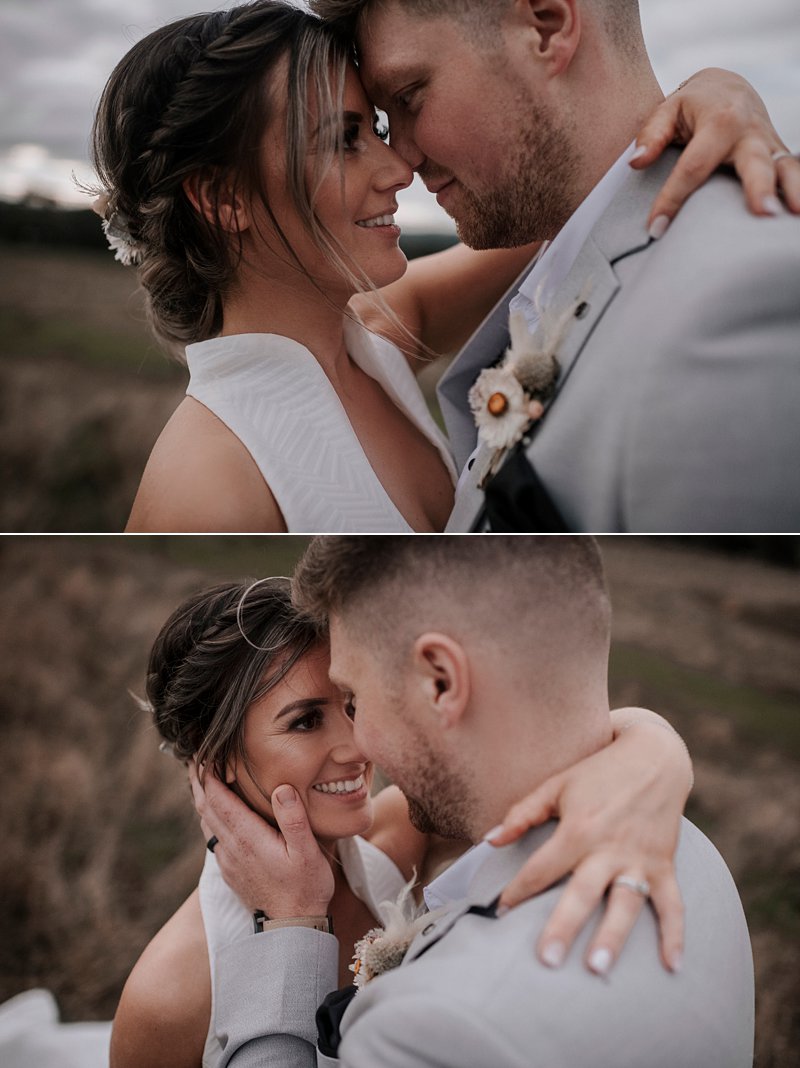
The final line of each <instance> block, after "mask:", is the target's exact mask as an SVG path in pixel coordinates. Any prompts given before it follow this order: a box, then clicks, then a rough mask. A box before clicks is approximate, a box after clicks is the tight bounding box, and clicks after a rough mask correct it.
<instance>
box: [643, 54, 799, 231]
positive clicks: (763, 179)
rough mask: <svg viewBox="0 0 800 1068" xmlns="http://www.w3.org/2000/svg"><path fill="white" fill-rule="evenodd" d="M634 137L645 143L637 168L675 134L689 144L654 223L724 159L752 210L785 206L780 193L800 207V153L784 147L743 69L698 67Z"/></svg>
mask: <svg viewBox="0 0 800 1068" xmlns="http://www.w3.org/2000/svg"><path fill="white" fill-rule="evenodd" d="M636 140H637V143H638V144H639V146H640V147H642V148H645V149H646V151H645V152H644V153H643V154H642V155H641V156H640V157H639V158H638V159H637V160H635V161H634V162H633V163H632V164H631V166H633V167H635V168H642V167H648V166H649V165H650V164H651V163H652V162H653V161H654V160H655V159H657V158H658V156H660V155H661V153H662V152H663V151H664V149H665V148H666V147H667V145H669V144H671V143H672V142H675V141H677V142H678V143H679V144H684V145H686V148H685V150H684V151H683V152H682V153H681V157H680V159H679V161H678V163H677V164H676V165H675V168H674V170H673V171H672V174H671V175H670V176H669V178H668V179H667V181H666V182H665V183H664V186H663V187H662V189H661V191H660V192H659V194H658V196H657V197H656V199H655V201H654V202H653V207H652V209H651V211H650V218H649V220H648V222H649V224H652V223H653V222H654V221H655V220H656V219H657V218H658V216H659V215H661V216H665V217H666V218H667V219H673V218H674V217H675V215H677V213H678V211H679V210H680V207H681V205H682V204H683V203H684V201H685V200H686V199H687V198H688V197H689V196H690V194H691V193H693V192H694V190H695V189H697V187H698V186H700V185H702V184H703V182H705V180H706V179H707V178H708V177H709V175H710V174H711V173H712V172H713V171H714V170H715V169H716V168H717V167H719V166H720V165H721V164H730V165H731V166H732V167H733V168H734V169H735V171H736V173H737V174H738V176H739V178H740V180H741V182H742V185H743V187H744V194H745V198H746V200H747V206H748V208H749V209H750V211H751V212H752V213H753V214H754V215H775V214H777V213H779V212H780V211H781V210H782V209H781V203H780V201H779V200H777V199H776V194H777V193H781V194H782V195H783V203H784V204H785V205H786V207H787V208H789V210H790V211H793V212H797V213H800V160H798V159H797V158H795V157H791V156H787V155H786V154H785V153H786V152H787V149H786V145H785V144H784V142H783V141H782V139H781V138H780V136H779V134H778V132H777V131H776V129H775V127H774V126H773V125H772V122H771V121H770V117H769V115H768V113H767V109H766V107H765V105H764V101H763V100H762V99H761V97H760V96H759V95H758V93H757V92H756V91H755V89H754V88H753V87H752V85H750V83H749V82H747V81H745V79H744V78H742V77H740V76H739V75H738V74H733V73H732V72H731V71H727V70H719V69H716V68H709V69H707V70H701V71H699V72H698V73H697V74H693V75H692V77H691V78H689V79H688V80H687V81H685V82H684V83H683V85H681V86H680V88H679V89H677V90H676V91H675V92H674V93H672V94H671V95H670V96H668V97H667V99H666V100H665V101H664V103H663V104H661V105H660V107H658V108H656V110H655V111H654V112H653V114H652V115H651V116H650V118H649V119H648V120H647V122H646V123H645V125H644V127H643V129H642V130H641V131H640V133H639V135H638V137H637V139H636ZM773 154H778V155H779V157H780V158H778V159H774V158H773Z"/></svg>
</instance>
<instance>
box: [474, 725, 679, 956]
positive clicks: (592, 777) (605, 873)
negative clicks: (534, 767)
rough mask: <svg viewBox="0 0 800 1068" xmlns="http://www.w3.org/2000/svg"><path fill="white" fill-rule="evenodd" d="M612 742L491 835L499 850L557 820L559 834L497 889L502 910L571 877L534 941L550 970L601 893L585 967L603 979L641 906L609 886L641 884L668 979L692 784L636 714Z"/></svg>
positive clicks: (669, 731) (675, 743) (670, 742)
mask: <svg viewBox="0 0 800 1068" xmlns="http://www.w3.org/2000/svg"><path fill="white" fill-rule="evenodd" d="M611 715H612V723H613V726H614V739H613V741H612V742H611V743H610V744H609V745H608V746H606V748H605V749H602V750H600V752H598V753H595V754H593V755H592V756H590V757H588V758H587V759H586V760H582V761H581V762H580V763H578V764H576V765H575V766H574V767H572V768H568V769H567V770H566V771H564V772H561V773H560V774H558V775H554V776H553V777H552V778H550V779H548V780H547V781H546V782H545V783H543V784H542V785H541V786H540V787H539V789H538V790H535V791H534V792H533V793H532V794H531V795H530V796H529V797H527V798H525V799H524V800H523V801H521V802H519V804H517V805H514V806H513V808H512V809H511V810H510V811H509V813H508V815H507V816H506V819H505V821H504V822H503V824H502V828H500V829H499V830H497V832H496V833H491V841H492V843H493V844H494V845H505V844H507V843H508V842H512V841H514V840H515V839H517V838H518V837H519V836H520V835H521V834H523V833H524V832H525V831H526V830H528V828H530V827H533V826H536V825H537V824H540V823H543V822H545V821H546V820H548V819H551V818H553V817H558V818H559V820H560V822H559V825H558V828H557V829H556V831H555V832H554V834H553V835H552V837H551V838H549V839H548V841H547V842H546V843H545V844H544V845H543V846H542V847H541V848H540V849H538V850H537V851H536V852H535V853H534V854H533V855H532V856H531V858H530V859H529V860H528V861H527V863H526V864H525V865H524V866H523V867H522V868H521V869H520V871H519V872H518V874H517V875H516V877H515V878H514V879H513V880H512V882H511V883H509V885H508V886H507V887H506V888H505V890H504V891H503V894H502V898H501V902H500V903H501V905H503V906H508V907H511V906H513V905H515V904H518V903H519V902H521V901H524V900H525V899H526V898H529V897H531V896H533V895H534V894H536V893H538V892H539V891H541V890H543V889H545V887H548V886H551V885H552V884H553V883H555V882H557V881H558V880H559V879H561V878H563V877H564V876H565V875H567V874H569V873H570V872H572V873H573V875H572V877H571V879H570V880H569V882H568V883H567V886H566V888H565V890H564V892H563V893H562V895H561V898H560V900H559V903H558V905H557V906H556V907H555V909H554V910H553V913H552V915H551V916H550V919H549V920H548V922H547V924H546V926H545V929H544V930H543V931H542V932H541V934H540V935H539V939H538V946H537V948H538V952H539V956H540V958H541V959H542V960H543V962H544V963H545V964H549V965H550V966H552V967H557V966H558V964H560V963H561V961H562V960H563V959H564V957H565V956H566V954H567V952H568V951H569V947H570V946H571V945H572V943H573V941H574V939H575V937H576V935H577V934H578V932H579V931H580V930H581V928H582V927H583V926H584V925H585V923H586V921H587V920H588V919H589V917H590V915H591V914H592V912H593V911H594V910H595V908H596V907H597V905H598V904H599V903H600V901H601V900H602V898H603V895H604V894H605V892H606V891H607V890H609V889H610V894H609V899H608V904H607V907H606V911H605V915H604V917H603V920H602V921H601V923H600V925H599V927H598V929H597V931H596V932H595V933H594V936H593V938H592V940H591V943H590V945H589V948H588V950H587V953H586V962H587V964H588V966H589V967H591V968H592V970H594V971H597V972H600V973H606V972H607V971H608V970H609V969H610V968H611V967H612V966H613V964H614V962H615V961H616V960H617V958H618V956H619V954H620V951H621V950H622V947H623V945H624V943H625V940H626V939H627V937H628V934H629V933H630V931H631V929H632V927H633V925H634V923H635V922H636V919H637V917H638V915H639V913H640V912H641V910H642V908H643V907H644V904H645V901H646V897H645V896H643V895H642V894H640V893H637V892H635V891H634V890H631V889H628V888H627V887H625V886H614V885H613V883H614V880H615V879H616V878H617V877H618V876H620V875H622V876H627V877H629V878H632V879H634V880H635V881H644V882H646V883H648V884H649V891H650V892H649V897H650V899H651V901H652V903H653V907H654V908H655V911H656V913H657V915H658V920H659V925H660V929H661V937H660V948H661V958H662V961H663V963H664V965H665V967H667V968H669V969H670V970H672V971H678V970H679V968H680V961H681V953H682V950H683V904H682V901H681V895H680V890H679V889H678V884H677V882H676V879H675V868H674V855H675V850H676V848H677V844H678V833H679V829H680V819H681V814H682V812H683V807H684V805H685V803H686V799H687V797H688V795H689V792H690V790H691V788H692V784H693V774H692V763H691V759H690V757H689V753H688V750H687V748H686V745H685V743H684V742H683V740H682V739H681V737H680V735H679V734H678V733H677V732H676V731H675V730H673V728H672V727H671V726H670V725H669V723H667V721H666V720H665V719H663V718H662V717H661V716H658V715H657V714H656V713H655V712H650V711H648V710H647V709H644V708H622V709H617V710H615V711H614V712H612V714H611Z"/></svg>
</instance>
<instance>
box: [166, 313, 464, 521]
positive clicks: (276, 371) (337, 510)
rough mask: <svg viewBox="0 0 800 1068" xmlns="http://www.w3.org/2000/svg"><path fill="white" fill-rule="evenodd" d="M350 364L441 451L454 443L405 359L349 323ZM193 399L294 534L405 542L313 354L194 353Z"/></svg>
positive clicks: (223, 343) (265, 338)
mask: <svg viewBox="0 0 800 1068" xmlns="http://www.w3.org/2000/svg"><path fill="white" fill-rule="evenodd" d="M345 343H346V345H347V351H348V353H349V354H350V357H351V358H352V360H353V361H354V362H355V363H356V364H357V365H358V366H359V367H360V368H361V369H362V370H363V371H364V372H365V373H366V374H368V375H369V376H370V377H371V378H374V379H375V381H376V382H378V383H379V385H380V386H381V387H382V389H383V390H384V392H385V393H386V394H387V396H388V397H389V398H390V400H392V401H393V402H394V403H395V404H396V405H397V407H398V408H399V409H400V411H401V412H403V413H404V414H405V415H406V416H407V418H408V419H409V421H410V422H411V423H412V424H413V425H414V426H416V427H417V428H418V429H419V430H420V431H421V432H422V433H423V434H424V435H425V437H426V438H428V440H429V441H431V442H432V443H433V444H434V445H435V446H436V448H437V449H438V451H439V454H440V456H441V457H442V460H443V462H444V464H445V465H446V467H447V470H448V473H449V474H450V477H451V479H452V480H453V484H454V485H455V481H456V469H455V465H454V462H453V458H452V454H451V452H450V448H449V446H448V444H447V440H446V438H445V436H444V435H443V434H442V432H441V431H440V430H439V428H438V427H437V425H436V423H435V422H434V420H433V418H432V417H431V415H430V412H429V411H428V407H427V404H426V403H425V398H424V397H423V396H422V392H421V391H420V388H419V386H418V385H417V381H416V379H415V378H414V375H413V374H412V371H411V368H410V367H409V366H408V363H407V362H406V359H405V357H404V356H403V354H402V353H401V352H400V350H399V349H398V348H397V347H396V346H395V345H393V344H392V343H391V342H389V341H387V340H386V339H385V338H381V337H378V336H377V335H376V334H372V333H370V332H369V331H368V330H366V329H365V328H364V327H363V326H362V325H361V324H360V323H357V322H353V321H350V320H348V321H347V323H346V324H345ZM186 360H187V363H188V365H189V373H190V380H189V385H188V388H187V390H186V393H187V396H189V397H194V398H195V400H197V401H199V402H200V403H201V404H203V405H205V407H206V408H208V409H209V410H210V411H211V412H213V413H214V415H216V416H217V418H219V419H220V420H221V421H222V422H223V423H224V424H225V425H226V426H227V427H228V429H229V430H231V431H232V432H233V433H234V434H235V435H236V437H237V438H238V439H239V440H240V441H241V442H242V444H243V445H244V446H245V448H246V449H247V451H248V452H249V453H250V455H251V456H252V458H253V460H254V461H255V463H256V465H257V466H258V469H259V471H260V472H261V474H262V475H263V477H264V481H265V482H266V483H267V485H268V486H269V488H270V490H271V491H272V494H273V496H274V497H275V500H276V501H277V502H278V506H279V507H280V510H281V512H282V514H283V517H284V519H285V521H286V526H287V529H288V530H289V531H290V532H291V533H308V534H312V533H319V532H322V531H325V532H329V533H344V534H346V533H356V532H362V533H407V532H409V531H411V529H412V528H411V527H410V526H409V524H408V523H407V522H406V520H405V518H404V517H403V515H402V514H401V512H400V511H399V510H398V509H397V507H396V506H395V504H394V503H393V501H392V500H391V498H390V497H389V494H388V493H387V492H386V490H385V489H384V488H383V486H382V484H381V482H380V480H379V478H378V476H377V475H376V474H375V472H374V470H373V469H372V466H371V465H370V462H369V460H368V459H367V456H366V455H365V453H364V450H363V448H362V447H361V443H360V441H359V440H358V437H357V435H356V433H355V431H354V430H353V427H352V425H351V423H350V420H349V419H348V417H347V412H346V411H345V409H344V407H343V405H342V403H341V401H340V400H339V398H338V396H337V395H336V391H335V390H334V388H333V386H332V385H331V383H330V382H329V380H328V378H327V376H326V374H325V372H324V371H323V370H322V368H321V367H320V365H319V363H318V362H317V360H316V359H315V358H314V356H313V355H312V353H311V352H310V351H309V350H308V349H307V348H306V347H305V346H303V345H300V344H299V343H298V342H296V341H293V340H291V339H290V338H286V337H281V336H280V335H278V334H236V335H234V336H232V337H221V338H212V339H211V340H209V341H201V342H199V343H197V344H194V345H189V346H187V349H186Z"/></svg>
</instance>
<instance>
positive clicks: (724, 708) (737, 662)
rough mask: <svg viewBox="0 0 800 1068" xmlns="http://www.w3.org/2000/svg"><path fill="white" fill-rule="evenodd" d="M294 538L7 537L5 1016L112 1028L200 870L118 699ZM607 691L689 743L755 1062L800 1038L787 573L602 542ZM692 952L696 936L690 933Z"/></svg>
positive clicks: (177, 802)
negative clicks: (741, 976)
mask: <svg viewBox="0 0 800 1068" xmlns="http://www.w3.org/2000/svg"><path fill="white" fill-rule="evenodd" d="M302 544H303V539H299V538H298V539H294V538H279V539H257V538H227V539H225V538H213V537H203V538H187V537H164V538H135V539H134V538H125V539H123V538H108V537H78V536H67V537H60V538H56V537H29V538H24V537H11V538H8V537H7V538H3V539H0V579H1V581H2V589H3V600H4V611H3V613H2V622H1V623H0V628H1V630H0V648H1V649H2V657H1V658H0V664H1V665H2V666H1V667H0V671H2V688H1V689H0V693H1V694H2V698H0V700H2V706H0V722H2V735H3V752H4V754H5V759H4V761H3V779H2V789H1V790H0V826H2V828H3V848H2V850H0V887H2V898H1V900H0V904H1V905H2V907H1V908H0V1000H2V999H3V998H5V997H9V996H11V995H12V994H14V993H17V992H18V991H21V990H23V989H26V988H28V987H33V986H37V985H43V986H47V987H49V988H51V989H53V990H54V992H55V993H56V995H57V998H58V1000H59V1003H60V1005H61V1008H62V1010H63V1012H64V1015H65V1017H66V1018H67V1019H87V1018H98V1019H102V1018H108V1017H110V1016H111V1014H113V1011H114V1007H115V1004H116V1000H117V997H118V995H119V991H120V989H121V986H122V983H123V981H124V978H125V976H126V974H127V972H128V970H129V968H130V966H131V964H132V962H133V960H134V959H135V957H136V956H137V954H138V953H139V952H140V950H141V949H142V947H143V946H144V944H145V943H146V941H147V940H148V938H149V937H150V935H151V934H152V933H153V932H154V931H155V929H156V928H157V927H158V926H159V925H160V924H161V923H162V922H163V920H164V919H165V918H166V917H167V916H168V915H169V913H170V912H171V911H172V910H173V909H174V908H175V907H176V905H177V904H178V903H179V902H180V901H181V900H182V899H183V897H184V896H185V895H186V894H187V893H188V892H189V891H190V889H191V888H192V886H193V884H194V881H195V879H196V877H197V874H198V871H199V868H200V866H201V864H202V859H203V843H202V839H201V836H200V834H199V832H198V830H197V828H196V827H195V824H194V817H193V812H192V809H191V806H190V802H189V795H188V791H187V787H186V784H185V781H184V777H183V773H182V771H181V769H180V767H179V766H178V765H177V764H176V763H175V762H174V761H173V760H172V759H171V758H169V757H165V756H163V755H161V754H160V753H159V752H158V748H157V738H156V736H155V733H154V731H153V729H152V727H151V726H150V725H149V724H148V722H147V721H146V718H145V717H144V716H143V714H142V713H141V712H139V711H138V710H137V708H136V706H135V704H134V701H133V699H132V698H131V696H130V693H131V692H132V693H141V690H142V680H143V672H144V667H145V662H146V656H147V651H148V647H149V644H150V642H151V641H152V639H153V637H154V636H155V633H156V631H157V630H158V628H159V626H160V624H161V623H162V622H163V620H164V618H165V617H166V616H167V614H168V613H169V612H170V611H171V609H172V608H173V607H174V605H175V604H176V603H177V602H178V601H179V600H180V599H181V598H182V597H183V596H185V595H186V594H188V593H189V592H190V591H191V590H194V589H196V588H198V587H200V586H203V585H205V584H207V583H210V582H212V581H217V580H219V579H223V578H240V577H243V576H246V575H248V574H249V575H253V576H256V575H263V574H267V573H281V574H286V573H287V572H288V571H289V570H290V569H291V567H292V565H293V562H294V560H295V559H296V557H297V554H298V553H299V551H300V550H301V548H302ZM603 544H604V551H605V555H606V559H607V564H608V570H609V576H610V582H611V588H612V596H613V600H614V605H615V643H614V654H613V662H612V672H611V682H612V694H613V698H614V700H615V702H616V703H629V702H630V703H645V704H648V705H650V706H651V707H653V708H655V709H657V710H658V711H662V712H664V713H665V714H667V715H668V716H669V718H670V719H671V721H672V722H673V723H675V725H676V726H677V727H678V728H679V729H680V730H681V732H682V733H683V735H684V737H685V738H686V740H687V742H688V743H689V746H690V748H691V750H692V752H693V755H694V757H695V763H696V773H697V785H696V789H695V791H694V794H693V797H692V799H691V807H690V815H691V817H692V818H693V819H694V820H695V821H696V822H697V823H698V824H699V825H700V826H701V827H702V828H703V829H704V830H705V831H706V832H707V833H708V834H709V835H710V836H711V837H712V838H713V840H714V841H715V843H716V844H717V846H718V848H719V849H720V850H721V852H722V853H723V855H724V856H725V858H726V860H727V862H728V864H729V866H730V868H731V870H732V871H733V873H734V875H735V877H736V879H737V882H738V885H739V887H740V889H741V893H742V897H743V900H744V902H745V907H746V911H747V915H748V919H749V923H750V928H751V933H752V937H753V947H754V954H755V961H756V973H757V988H758V1007H757V1051H758V1059H757V1064H758V1065H759V1068H778V1066H781V1068H783V1066H786V1065H788V1064H790V1063H795V1060H794V1058H796V1049H797V1047H798V1044H799V1043H800V1009H799V1006H800V979H799V978H798V976H800V969H799V968H798V964H799V963H800V890H799V889H798V888H799V887H800V776H798V771H799V770H800V712H799V711H798V708H799V707H800V705H799V699H800V656H799V655H798V652H799V650H800V575H799V574H798V571H797V570H786V569H782V568H779V567H774V566H767V565H765V564H761V563H758V562H754V561H753V560H750V559H747V558H740V557H734V556H728V555H721V554H719V553H712V552H709V551H704V550H703V549H702V548H701V549H697V548H696V547H694V546H693V545H692V546H688V545H686V544H682V543H680V542H679V541H678V542H675V541H662V540H660V539H652V538H651V539H628V538H617V539H606V540H604V542H603ZM688 936H689V937H690V938H691V926H690V927H689V932H688Z"/></svg>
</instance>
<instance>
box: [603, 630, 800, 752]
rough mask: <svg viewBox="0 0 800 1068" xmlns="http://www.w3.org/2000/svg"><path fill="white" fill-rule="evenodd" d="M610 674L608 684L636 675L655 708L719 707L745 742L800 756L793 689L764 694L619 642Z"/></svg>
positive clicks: (799, 714) (709, 709)
mask: <svg viewBox="0 0 800 1068" xmlns="http://www.w3.org/2000/svg"><path fill="white" fill-rule="evenodd" d="M609 678H610V682H611V686H612V689H613V688H614V687H619V686H621V685H623V684H624V682H625V681H626V680H628V679H630V678H636V679H637V680H638V681H639V683H640V684H641V685H642V686H643V687H644V688H645V689H646V692H647V695H648V700H649V701H650V702H651V703H652V704H653V706H654V707H657V708H669V709H672V710H674V711H675V712H677V713H679V714H680V713H681V712H684V713H692V714H697V713H702V712H704V711H705V712H714V711H716V712H720V713H722V714H723V715H725V716H726V717H727V718H728V719H729V720H731V721H732V723H733V724H734V725H735V727H736V730H737V731H738V732H739V733H740V734H741V737H742V739H743V740H744V741H745V742H752V743H753V744H754V745H758V746H770V747H775V746H778V747H779V748H780V749H781V751H782V752H783V754H784V755H785V756H788V757H791V758H792V759H794V760H799V761H800V709H798V703H797V697H796V695H794V694H780V693H775V694H772V693H766V692H765V691H764V690H761V689H757V688H755V687H753V686H748V685H747V684H739V683H733V682H730V681H728V680H727V679H724V678H721V677H720V676H719V675H712V674H709V673H707V672H703V671H699V670H697V669H694V668H690V667H686V666H684V665H682V664H678V663H676V662H675V661H674V660H670V659H668V658H667V657H665V656H662V655H661V654H659V653H657V652H653V651H651V650H648V649H641V648H638V647H636V646H633V645H628V644H619V643H618V644H616V645H615V646H614V648H613V649H612V653H611V663H610V668H609Z"/></svg>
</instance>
